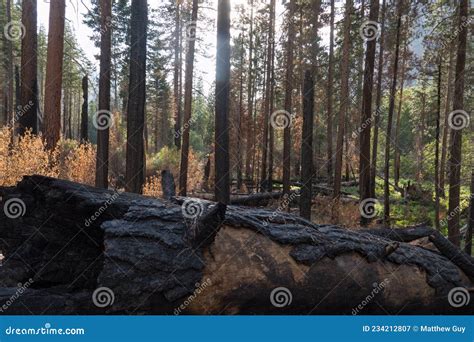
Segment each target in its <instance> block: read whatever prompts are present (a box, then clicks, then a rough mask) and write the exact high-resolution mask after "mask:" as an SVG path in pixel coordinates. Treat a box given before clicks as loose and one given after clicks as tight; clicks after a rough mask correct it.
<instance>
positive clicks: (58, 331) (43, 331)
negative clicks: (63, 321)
mask: <svg viewBox="0 0 474 342" xmlns="http://www.w3.org/2000/svg"><path fill="white" fill-rule="evenodd" d="M85 333H86V331H85V330H84V329H83V328H64V329H63V328H53V327H52V326H51V323H46V324H45V325H44V327H40V328H15V327H12V326H9V327H8V328H6V329H5V335H84V334H85Z"/></svg>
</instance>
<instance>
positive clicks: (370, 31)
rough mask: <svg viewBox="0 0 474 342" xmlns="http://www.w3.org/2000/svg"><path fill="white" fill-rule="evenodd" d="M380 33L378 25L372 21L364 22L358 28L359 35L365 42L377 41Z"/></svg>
mask: <svg viewBox="0 0 474 342" xmlns="http://www.w3.org/2000/svg"><path fill="white" fill-rule="evenodd" d="M380 33H381V32H380V24H379V23H378V22H376V21H373V20H367V21H365V22H364V23H363V24H362V25H361V27H360V28H359V35H360V36H361V37H362V39H363V40H364V41H366V42H367V41H371V40H374V39H377V38H378V37H379V36H380Z"/></svg>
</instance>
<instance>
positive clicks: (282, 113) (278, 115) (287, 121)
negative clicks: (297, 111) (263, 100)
mask: <svg viewBox="0 0 474 342" xmlns="http://www.w3.org/2000/svg"><path fill="white" fill-rule="evenodd" d="M292 120H293V117H292V115H291V114H290V113H289V112H287V111H286V110H283V109H282V110H277V111H276V112H273V113H272V115H271V116H270V124H271V125H272V127H273V128H275V129H284V128H288V127H291V123H292Z"/></svg>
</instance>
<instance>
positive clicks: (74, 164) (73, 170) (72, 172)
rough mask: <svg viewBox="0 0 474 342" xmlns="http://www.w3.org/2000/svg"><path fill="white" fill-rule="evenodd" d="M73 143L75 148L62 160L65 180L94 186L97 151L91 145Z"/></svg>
mask: <svg viewBox="0 0 474 342" xmlns="http://www.w3.org/2000/svg"><path fill="white" fill-rule="evenodd" d="M73 143H74V144H73V148H72V149H71V150H70V151H69V153H68V154H67V156H66V157H65V158H64V159H61V164H62V166H63V170H64V172H65V173H64V176H63V178H65V179H68V180H72V181H75V182H79V183H83V184H88V185H92V186H93V185H94V184H95V158H96V149H95V147H94V146H93V145H92V144H90V143H84V144H79V143H77V142H76V141H73Z"/></svg>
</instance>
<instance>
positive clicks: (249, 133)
mask: <svg viewBox="0 0 474 342" xmlns="http://www.w3.org/2000/svg"><path fill="white" fill-rule="evenodd" d="M253 1H254V0H250V1H249V6H250V33H249V60H248V76H247V116H246V129H245V133H246V139H245V142H246V148H245V179H247V180H251V179H253V176H252V157H253V156H252V149H253V145H252V139H253V84H254V80H253V44H254V41H253V40H254V35H253V24H254V22H253Z"/></svg>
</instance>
